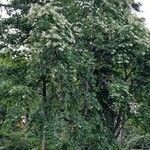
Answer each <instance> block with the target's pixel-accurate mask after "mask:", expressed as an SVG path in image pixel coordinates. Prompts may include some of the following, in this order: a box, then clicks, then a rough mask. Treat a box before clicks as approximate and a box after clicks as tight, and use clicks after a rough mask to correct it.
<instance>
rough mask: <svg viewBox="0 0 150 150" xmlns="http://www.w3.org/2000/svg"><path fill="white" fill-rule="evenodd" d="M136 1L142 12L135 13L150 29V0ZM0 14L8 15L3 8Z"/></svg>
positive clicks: (4, 1) (3, 1)
mask: <svg viewBox="0 0 150 150" xmlns="http://www.w3.org/2000/svg"><path fill="white" fill-rule="evenodd" d="M8 1H9V0H0V3H8ZM135 1H136V2H141V3H142V7H141V10H142V12H140V13H138V14H137V15H138V16H139V17H144V18H145V19H146V22H145V24H146V26H147V27H148V28H149V29H150V0H135ZM0 15H2V16H3V17H4V16H5V17H8V16H7V15H6V12H5V10H2V9H0Z"/></svg>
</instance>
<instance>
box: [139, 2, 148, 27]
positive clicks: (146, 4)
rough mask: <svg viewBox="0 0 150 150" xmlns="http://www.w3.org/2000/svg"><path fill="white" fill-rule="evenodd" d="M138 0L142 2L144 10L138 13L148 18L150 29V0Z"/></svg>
mask: <svg viewBox="0 0 150 150" xmlns="http://www.w3.org/2000/svg"><path fill="white" fill-rule="evenodd" d="M136 2H141V3H142V6H141V10H142V12H140V13H138V16H140V17H144V18H146V22H145V24H146V26H147V27H148V28H149V29H150V0H136Z"/></svg>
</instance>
